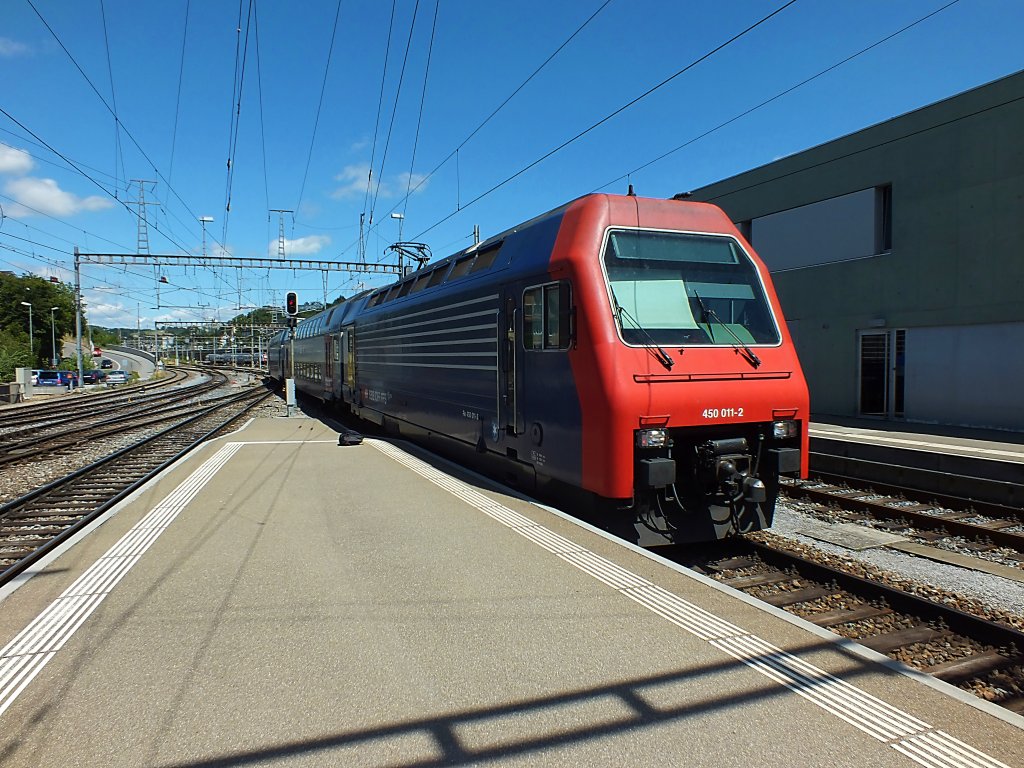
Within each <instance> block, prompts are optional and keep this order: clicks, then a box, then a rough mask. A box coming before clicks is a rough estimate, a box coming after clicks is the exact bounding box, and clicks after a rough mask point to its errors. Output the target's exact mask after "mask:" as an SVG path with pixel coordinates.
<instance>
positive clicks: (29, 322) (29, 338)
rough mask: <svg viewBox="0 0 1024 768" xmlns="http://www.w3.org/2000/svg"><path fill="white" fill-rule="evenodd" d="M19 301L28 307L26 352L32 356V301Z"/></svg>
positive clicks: (33, 354)
mask: <svg viewBox="0 0 1024 768" xmlns="http://www.w3.org/2000/svg"><path fill="white" fill-rule="evenodd" d="M21 303H22V304H24V305H25V306H26V307H28V353H29V354H30V355H32V356H33V357H34V356H35V346H34V344H33V342H32V302H31V301H23V302H21ZM33 362H35V361H33Z"/></svg>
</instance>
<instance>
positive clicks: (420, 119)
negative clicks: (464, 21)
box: [398, 0, 611, 240]
mask: <svg viewBox="0 0 1024 768" xmlns="http://www.w3.org/2000/svg"><path fill="white" fill-rule="evenodd" d="M608 2H611V0H608ZM606 5H607V3H606ZM440 7H441V0H434V21H433V23H432V24H431V26H430V44H429V45H428V46H427V64H426V66H425V67H424V70H423V91H422V92H421V93H420V112H419V115H418V116H417V118H416V136H415V137H414V138H413V142H412V157H411V158H410V159H409V178H408V180H407V181H406V184H405V205H404V206H403V208H402V219H401V220H402V221H405V212H406V211H407V210H408V209H409V194H410V190H411V189H412V172H413V169H414V168H415V167H416V149H417V147H418V146H419V143H420V127H421V126H422V125H423V104H424V103H425V102H426V100H427V80H428V78H429V77H430V58H431V55H432V54H433V52H434V34H435V33H436V32H437V12H438V9H439V8H440ZM398 239H399V240H401V239H402V238H401V226H399V238H398Z"/></svg>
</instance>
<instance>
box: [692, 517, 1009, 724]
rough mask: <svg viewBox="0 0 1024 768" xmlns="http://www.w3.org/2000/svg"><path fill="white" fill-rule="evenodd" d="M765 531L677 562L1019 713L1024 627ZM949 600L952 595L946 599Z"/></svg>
mask: <svg viewBox="0 0 1024 768" xmlns="http://www.w3.org/2000/svg"><path fill="white" fill-rule="evenodd" d="M776 538H777V537H774V536H773V535H772V534H764V533H762V534H758V535H757V539H758V540H753V539H746V540H743V541H742V542H735V543H733V544H732V545H731V546H730V549H729V551H728V553H726V554H724V555H723V554H719V555H712V556H710V557H708V556H707V555H706V554H701V553H695V552H690V551H689V550H686V552H687V554H686V555H684V557H683V558H682V559H681V562H682V563H683V564H684V565H688V566H689V567H691V568H693V569H694V570H697V571H698V572H701V573H704V574H706V575H709V576H710V577H712V578H714V579H716V580H718V581H721V582H722V583H724V584H727V585H729V586H731V587H733V588H735V589H739V590H741V591H743V592H745V593H747V594H750V595H751V596H752V597H755V598H756V599H758V600H761V601H763V602H765V603H768V604H769V605H773V606H775V607H777V608H781V609H783V610H785V611H787V612H790V613H793V614H795V615H798V616H800V617H802V618H804V619H806V620H807V621H810V622H812V623H814V624H816V625H818V626H821V627H824V628H826V629H828V630H830V631H831V632H834V633H836V634H838V635H840V636H842V637H847V638H850V639H853V640H855V641H856V642H858V643H860V644H861V645H864V646H866V647H868V648H871V649H873V650H875V651H878V652H879V653H883V654H885V655H887V656H889V657H890V658H892V659H895V660H897V661H899V662H901V663H903V664H906V665H908V666H911V667H913V668H915V669H917V670H919V671H921V672H923V673H925V674H929V675H932V676H933V677H936V678H937V679H940V680H943V681H945V682H948V683H951V684H953V685H957V686H958V687H960V688H962V689H963V690H965V691H968V692H970V693H972V694H974V695H976V696H978V697H980V698H984V699H985V700H987V701H991V702H993V703H996V704H998V705H1000V706H1002V707H1004V708H1006V709H1008V710H1010V711H1013V712H1016V713H1018V714H1024V631H1021V630H1020V629H1017V628H1015V627H1013V626H1010V625H1009V624H1008V623H1006V622H1005V617H995V616H991V615H989V616H979V615H975V614H973V613H969V612H967V611H964V610H960V609H959V608H956V607H954V606H953V605H951V604H948V603H947V602H944V601H940V600H932V599H928V598H925V597H922V596H920V595H918V594H914V593H912V592H910V591H908V589H903V588H900V587H898V586H893V585H892V584H890V583H886V581H883V579H884V578H885V577H884V575H881V574H871V573H866V575H858V574H855V573H851V572H850V570H848V569H847V568H845V567H844V568H840V567H835V566H833V565H830V564H828V563H826V562H823V558H822V557H821V556H820V553H815V552H814V551H813V550H810V549H809V548H807V550H806V551H803V552H801V551H797V550H799V549H800V547H799V546H798V545H796V546H794V545H793V544H792V543H788V542H787V543H782V540H778V541H776ZM951 602H952V601H951Z"/></svg>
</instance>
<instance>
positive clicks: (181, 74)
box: [167, 0, 192, 184]
mask: <svg viewBox="0 0 1024 768" xmlns="http://www.w3.org/2000/svg"><path fill="white" fill-rule="evenodd" d="M191 5H192V0H185V24H184V30H183V31H182V33H181V63H180V64H179V65H178V95H177V97H176V98H175V100H174V128H173V129H172V130H171V161H170V163H169V164H168V166H167V183H168V184H170V183H171V178H172V177H173V176H174V150H175V148H176V146H177V142H178V119H179V117H180V116H181V84H182V82H183V81H184V79H185V43H187V42H188V12H189V9H190V8H191Z"/></svg>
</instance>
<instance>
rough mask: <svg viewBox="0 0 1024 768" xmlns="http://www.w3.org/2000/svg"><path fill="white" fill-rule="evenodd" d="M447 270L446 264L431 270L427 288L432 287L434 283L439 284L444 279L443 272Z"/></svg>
mask: <svg viewBox="0 0 1024 768" xmlns="http://www.w3.org/2000/svg"><path fill="white" fill-rule="evenodd" d="M447 271H448V265H447V264H444V265H442V266H440V267H438V268H437V269H435V270H434V271H433V272H431V273H430V282H429V283H427V288H433V287H434V286H435V285H438V284H440V282H441V281H442V280H444V273H445V272H447Z"/></svg>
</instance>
